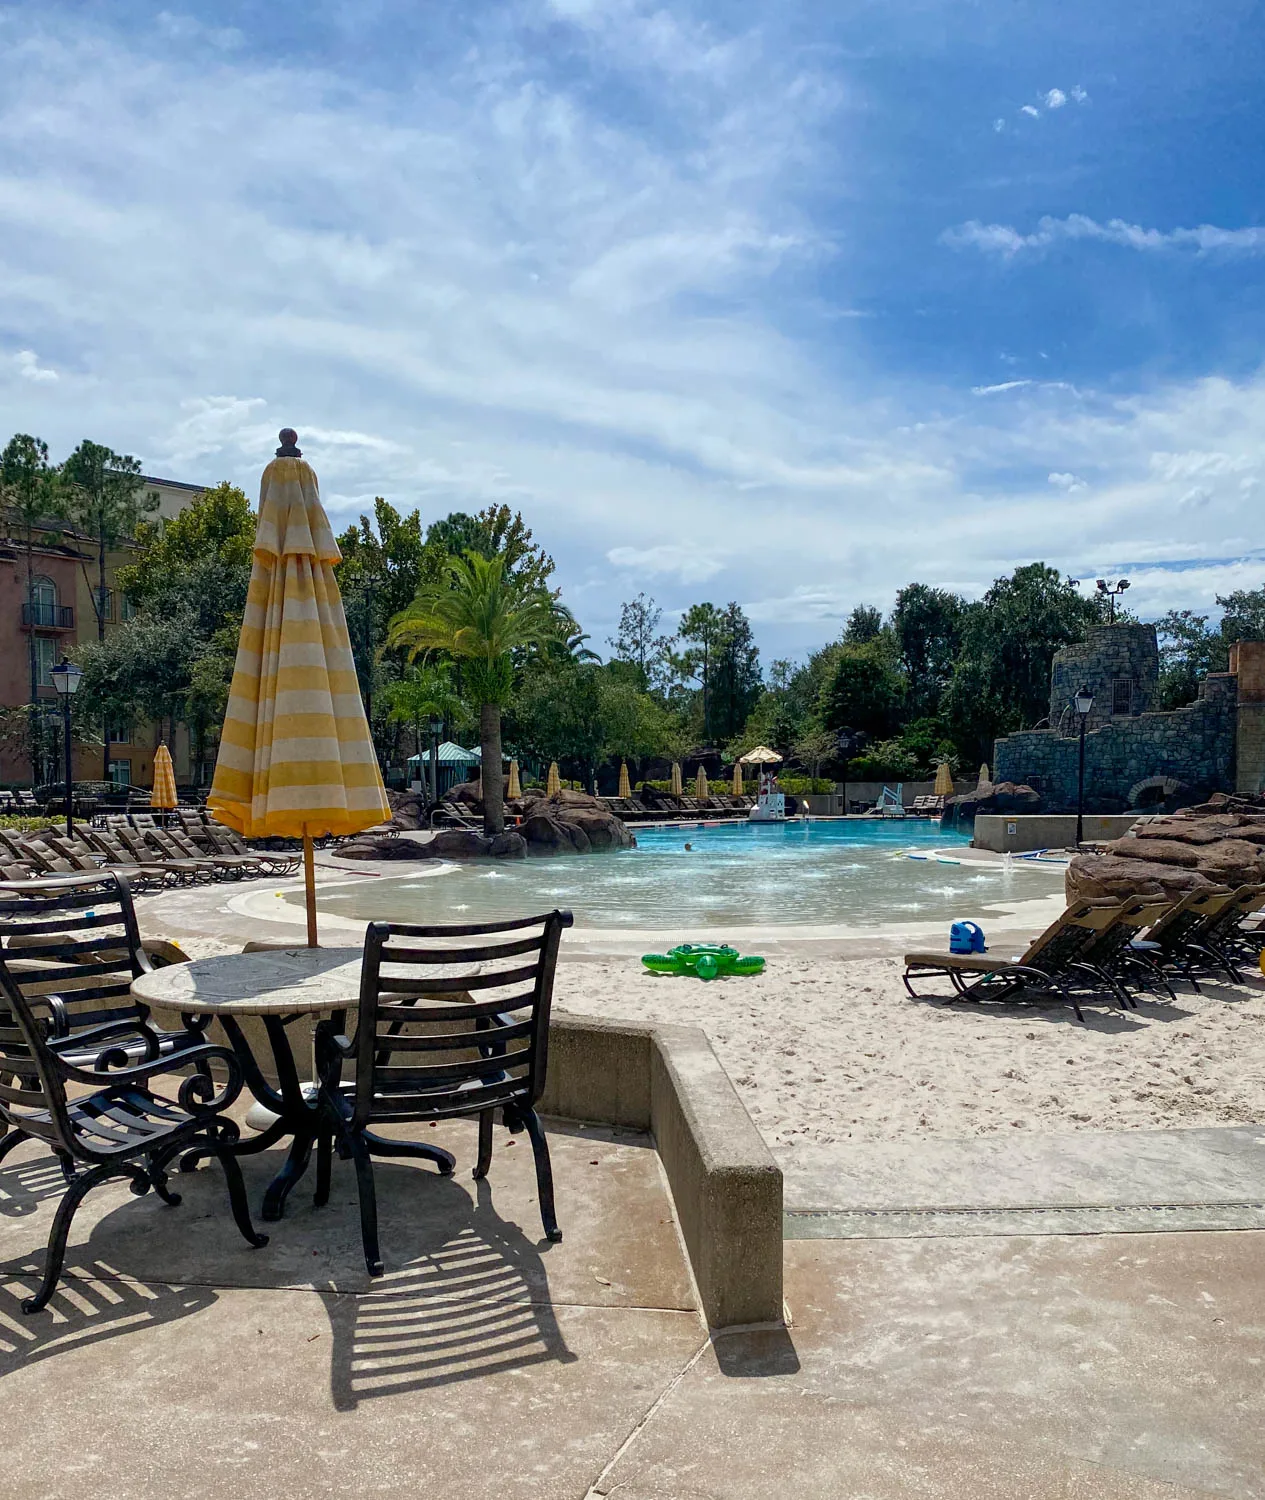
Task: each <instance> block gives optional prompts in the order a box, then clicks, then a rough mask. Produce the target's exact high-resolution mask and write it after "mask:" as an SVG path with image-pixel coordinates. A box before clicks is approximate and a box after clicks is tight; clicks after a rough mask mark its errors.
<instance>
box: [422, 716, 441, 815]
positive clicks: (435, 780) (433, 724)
mask: <svg viewBox="0 0 1265 1500" xmlns="http://www.w3.org/2000/svg"><path fill="white" fill-rule="evenodd" d="M426 727H427V728H428V729H429V730H430V805H431V806H432V807H434V806H435V804H436V803H437V802H438V801H439V736H440V735H441V734H442V733H443V732H444V721H443V720H442V719H440V718H432V719H431V721H430V723H429V724H428V725H427V726H426Z"/></svg>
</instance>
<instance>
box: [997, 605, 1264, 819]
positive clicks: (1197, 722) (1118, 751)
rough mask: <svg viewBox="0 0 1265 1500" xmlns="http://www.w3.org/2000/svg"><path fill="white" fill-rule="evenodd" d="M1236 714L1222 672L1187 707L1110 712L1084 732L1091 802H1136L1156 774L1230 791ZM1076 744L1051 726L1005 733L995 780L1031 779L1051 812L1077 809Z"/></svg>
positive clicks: (1232, 689)
mask: <svg viewBox="0 0 1265 1500" xmlns="http://www.w3.org/2000/svg"><path fill="white" fill-rule="evenodd" d="M1124 628H1125V627H1121V626H1114V627H1111V626H1108V627H1104V629H1105V630H1115V631H1121V630H1123V629H1124ZM1146 628H1148V629H1150V627H1146ZM1102 633H1103V632H1102V631H1099V632H1095V634H1096V635H1101V634H1102ZM1152 639H1154V631H1153V630H1152ZM1077 649H1079V648H1077ZM1059 655H1060V657H1062V656H1064V655H1065V653H1062V652H1060V653H1059ZM1056 660H1057V658H1056ZM1077 686H1079V683H1078V684H1077ZM1090 686H1091V689H1092V688H1093V686H1094V685H1093V684H1092V683H1091V684H1090ZM1108 692H1110V688H1108ZM1095 698H1097V694H1096V693H1095ZM1236 716H1237V681H1236V679H1235V678H1234V677H1233V676H1231V675H1229V674H1228V673H1219V674H1216V675H1213V676H1210V677H1208V678H1206V679H1205V680H1204V682H1203V684H1202V685H1201V687H1200V690H1199V697H1198V698H1197V699H1196V700H1195V702H1194V703H1192V704H1189V705H1188V706H1187V707H1185V708H1179V709H1175V710H1173V711H1172V712H1171V713H1142V714H1138V715H1136V716H1131V717H1128V718H1123V717H1118V718H1111V717H1108V718H1107V720H1106V721H1105V723H1103V725H1102V727H1101V728H1097V729H1095V728H1092V727H1091V729H1090V730H1089V733H1088V734H1087V735H1086V736H1085V802H1086V805H1087V806H1090V807H1093V806H1095V805H1102V804H1115V803H1127V804H1129V805H1133V802H1134V800H1136V799H1131V796H1130V794H1131V793H1132V792H1133V789H1134V788H1135V787H1136V786H1137V785H1138V783H1139V782H1146V781H1150V780H1152V779H1153V778H1162V779H1163V780H1165V781H1174V782H1177V783H1180V785H1181V786H1182V787H1183V788H1185V787H1190V788H1198V789H1199V790H1201V791H1208V792H1212V791H1233V790H1234V787H1235V742H1236ZM1094 717H1095V718H1096V717H1097V716H1096V715H1095V716H1094ZM1072 722H1075V721H1074V720H1073V721H1072ZM1093 722H1094V719H1093V718H1091V720H1090V723H1091V725H1092V724H1093ZM1077 748H1078V739H1077V736H1076V735H1075V734H1064V735H1060V734H1057V733H1055V732H1054V731H1053V730H1050V729H1035V730H1029V731H1027V732H1025V733H1022V734H1011V735H1007V736H1006V737H1005V738H1004V739H1000V740H998V741H997V742H996V744H995V746H994V748H993V777H994V779H995V780H996V781H1014V782H1027V784H1028V785H1029V786H1031V787H1033V788H1035V790H1036V791H1037V792H1039V793H1040V795H1041V800H1042V803H1043V805H1044V807H1045V809H1046V810H1047V811H1056V810H1058V809H1071V808H1075V806H1076V777H1077Z"/></svg>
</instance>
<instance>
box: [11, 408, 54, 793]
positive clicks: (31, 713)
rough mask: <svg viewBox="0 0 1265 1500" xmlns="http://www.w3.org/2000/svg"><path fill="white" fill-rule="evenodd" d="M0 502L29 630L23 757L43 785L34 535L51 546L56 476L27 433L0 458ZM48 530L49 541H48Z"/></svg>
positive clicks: (40, 445) (41, 445)
mask: <svg viewBox="0 0 1265 1500" xmlns="http://www.w3.org/2000/svg"><path fill="white" fill-rule="evenodd" d="M0 502H2V503H3V509H4V521H5V526H6V529H7V531H8V532H9V535H10V536H12V537H13V539H14V541H16V542H17V544H18V547H19V548H20V549H21V553H22V559H23V563H24V572H25V574H26V605H27V609H26V613H27V616H28V618H29V621H30V625H31V627H32V628H30V629H28V631H27V636H26V655H27V678H28V686H29V697H28V699H27V703H28V709H27V714H26V725H27V752H28V754H29V757H30V761H31V783H32V785H35V784H37V783H38V782H40V781H42V780H43V776H42V774H41V767H40V765H39V763H38V762H39V760H40V749H41V747H42V745H43V742H44V735H43V733H42V728H41V720H40V712H41V711H40V708H39V661H38V658H37V656H36V651H35V630H34V626H35V623H36V620H35V614H36V609H35V541H36V536H37V534H38V535H40V536H42V537H44V538H46V539H48V540H52V539H53V538H54V537H55V536H56V534H57V533H56V529H55V524H54V523H55V522H56V520H57V519H58V517H59V513H60V510H61V506H62V496H61V494H60V491H59V488H58V485H57V476H56V474H55V473H54V471H53V470H52V469H51V468H50V467H49V463H48V444H47V443H45V442H44V441H43V440H42V439H41V438H37V437H32V436H31V435H30V434H29V433H26V432H19V433H16V434H15V435H14V436H13V437H12V438H10V439H9V442H8V443H7V444H6V445H5V449H4V452H3V454H0ZM50 529H51V530H52V532H53V536H52V537H50V536H49V532H50Z"/></svg>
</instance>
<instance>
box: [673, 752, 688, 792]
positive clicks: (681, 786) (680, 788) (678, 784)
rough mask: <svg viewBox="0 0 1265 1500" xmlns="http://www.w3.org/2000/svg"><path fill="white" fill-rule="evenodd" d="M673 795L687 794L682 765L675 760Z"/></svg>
mask: <svg viewBox="0 0 1265 1500" xmlns="http://www.w3.org/2000/svg"><path fill="white" fill-rule="evenodd" d="M672 795H673V796H674V797H683V796H684V795H685V783H684V782H683V781H682V780H681V766H680V763H679V762H678V761H675V760H674V761H673V762H672Z"/></svg>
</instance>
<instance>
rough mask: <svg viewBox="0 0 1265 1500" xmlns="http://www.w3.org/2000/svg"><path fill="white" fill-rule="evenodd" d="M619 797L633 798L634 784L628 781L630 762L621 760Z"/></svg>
mask: <svg viewBox="0 0 1265 1500" xmlns="http://www.w3.org/2000/svg"><path fill="white" fill-rule="evenodd" d="M619 795H620V796H621V797H631V796H632V784H631V783H630V782H629V780H628V762H627V761H626V760H621V761H620V763H619Z"/></svg>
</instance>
